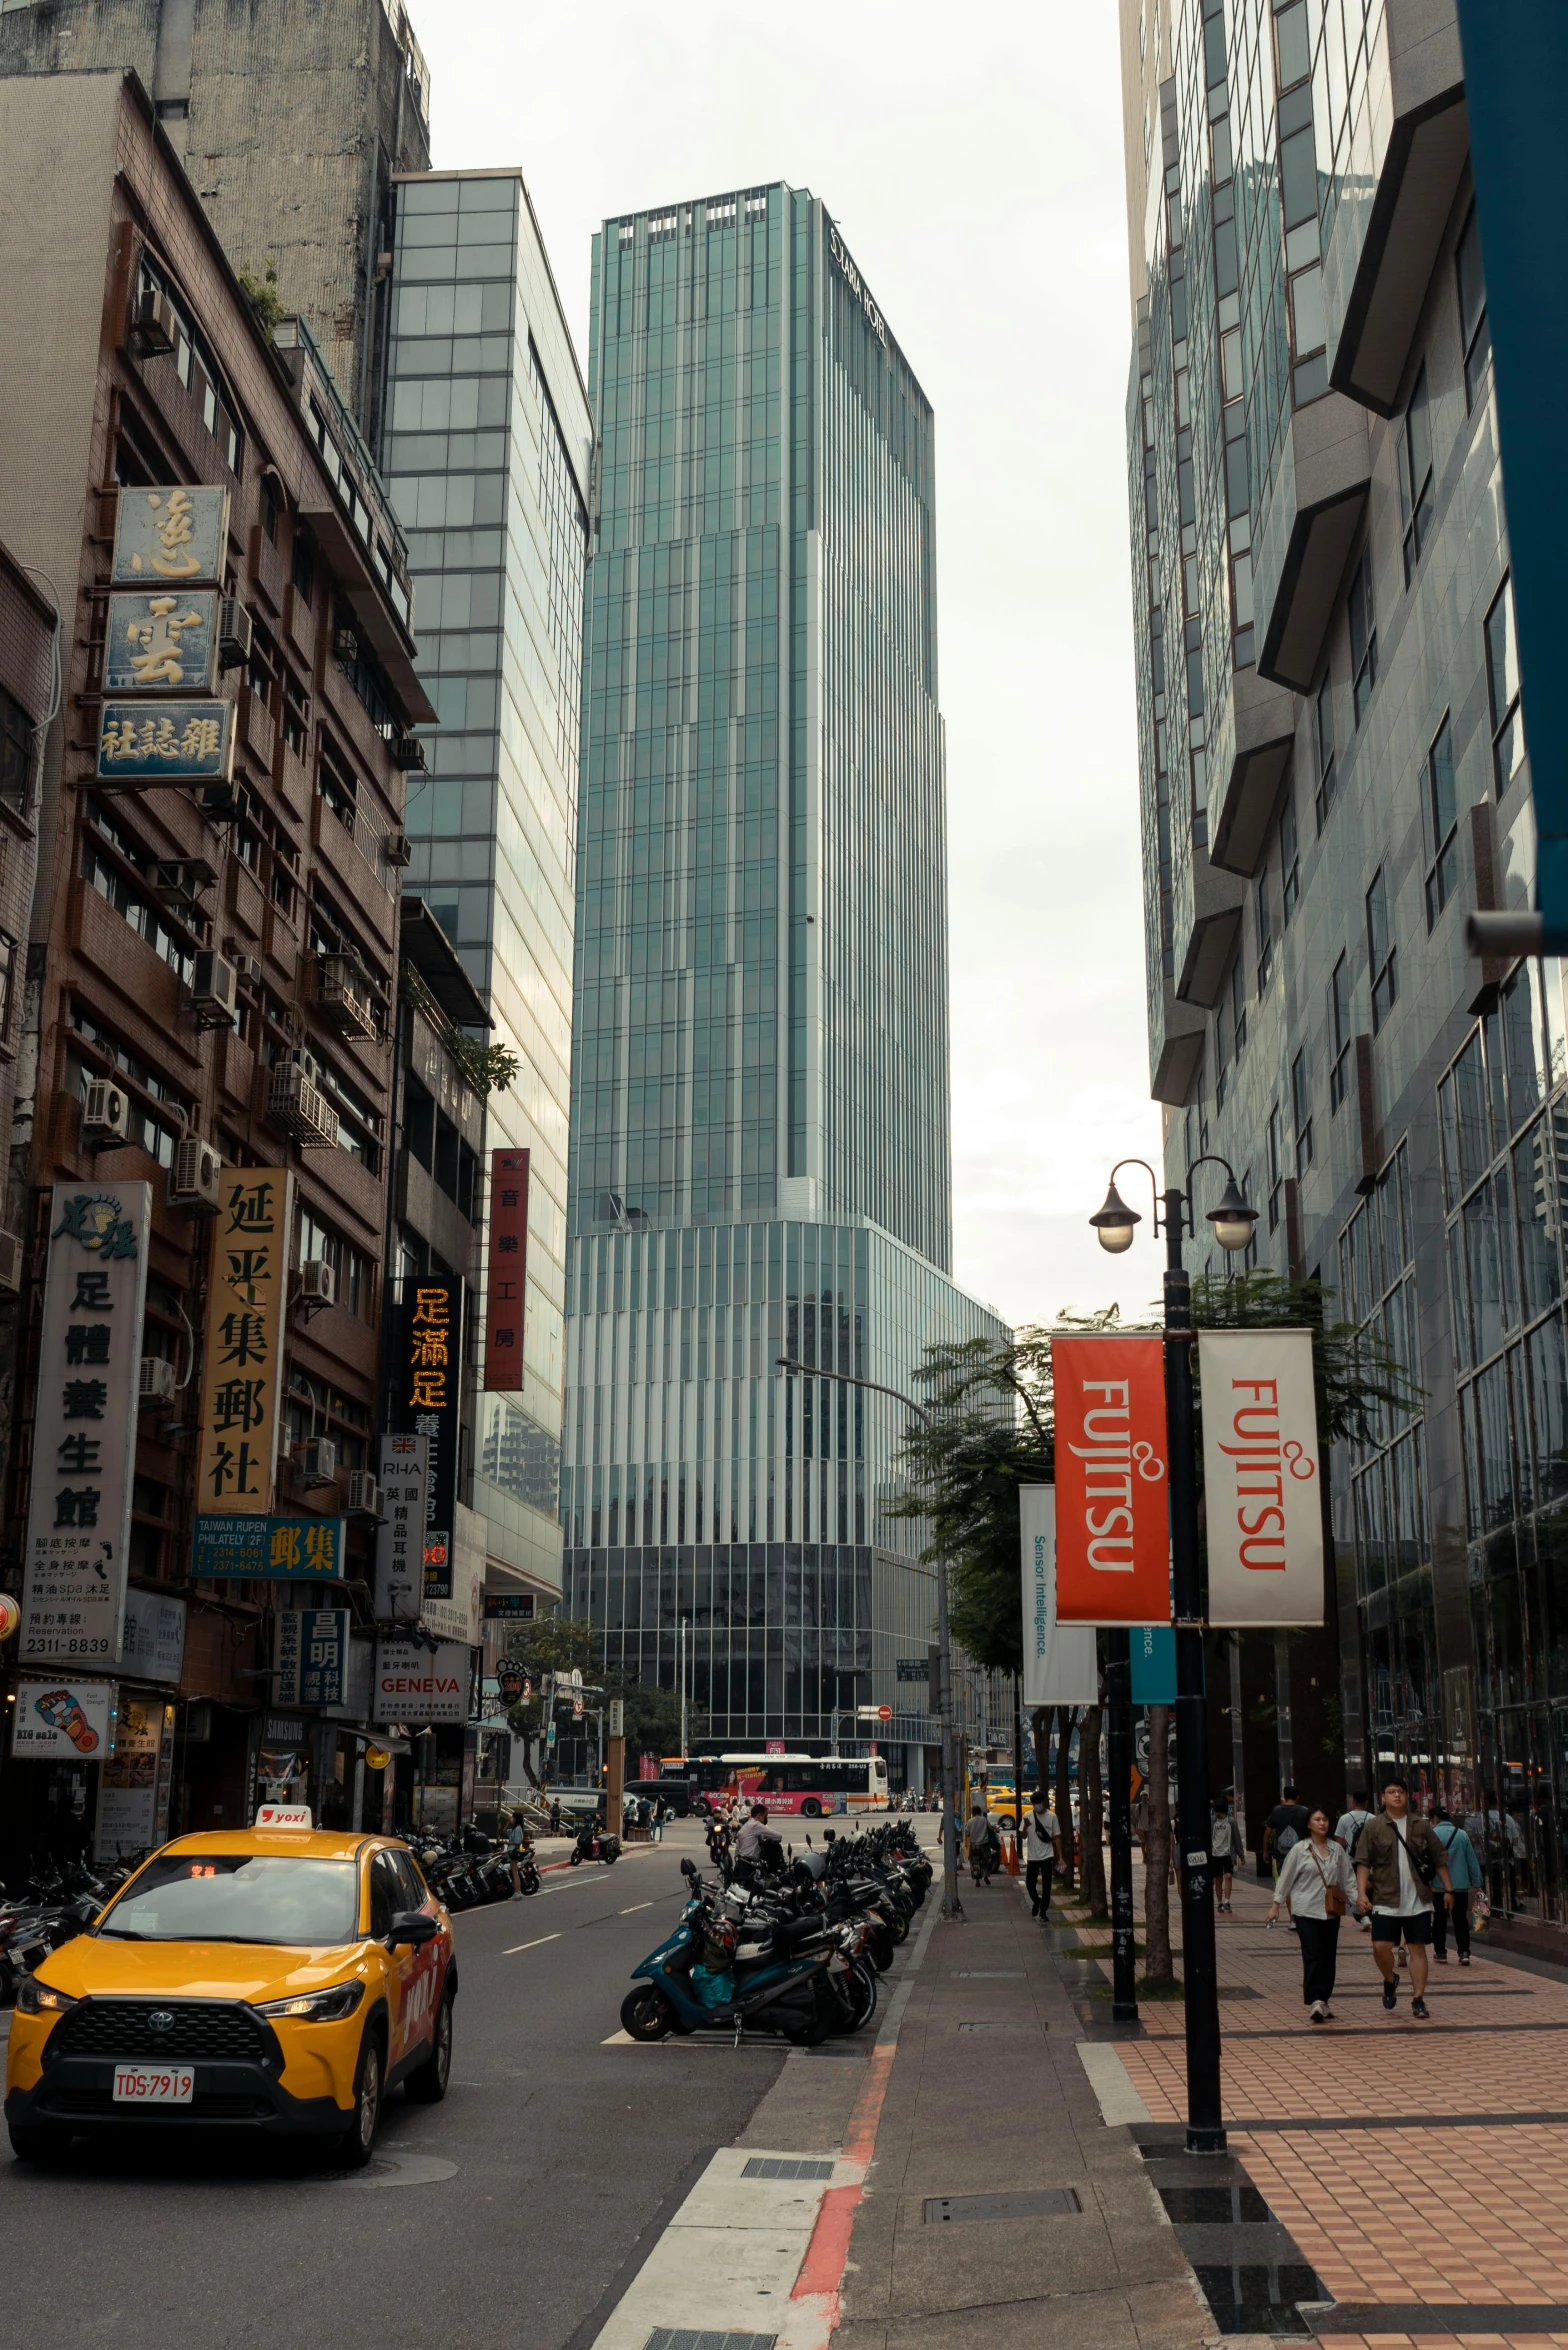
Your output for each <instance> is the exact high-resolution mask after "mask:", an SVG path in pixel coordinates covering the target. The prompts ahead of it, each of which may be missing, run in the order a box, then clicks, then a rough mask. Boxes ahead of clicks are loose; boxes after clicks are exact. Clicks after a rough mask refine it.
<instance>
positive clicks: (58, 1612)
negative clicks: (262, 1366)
mask: <svg viewBox="0 0 1568 2350" xmlns="http://www.w3.org/2000/svg"><path fill="white" fill-rule="evenodd" d="M151 1224H152V1187H151V1185H150V1184H146V1183H120V1184H116V1185H115V1186H114V1187H113V1189H112V1190H103V1191H95V1190H92V1189H90V1188H88V1187H87V1186H84V1185H79V1184H74V1183H57V1184H56V1185H55V1187H54V1192H53V1195H52V1199H51V1203H50V1211H49V1263H48V1270H47V1273H46V1275H45V1279H44V1304H43V1325H42V1329H41V1331H40V1333H39V1344H38V1415H37V1419H36V1421H35V1423H34V1429H33V1483H32V1494H31V1498H30V1502H29V1507H28V1513H27V1553H26V1557H27V1576H26V1583H25V1586H24V1590H23V1596H22V1638H21V1654H22V1656H23V1657H24V1658H26V1659H28V1660H38V1661H42V1660H45V1659H47V1660H49V1661H51V1662H55V1663H60V1664H72V1665H76V1666H80V1665H83V1664H100V1665H112V1664H117V1663H118V1662H119V1657H120V1646H121V1638H122V1632H123V1625H124V1617H125V1570H126V1552H127V1548H128V1545H129V1543H130V1538H131V1480H132V1475H133V1470H134V1464H135V1459H136V1403H137V1387H138V1383H139V1376H140V1370H141V1356H142V1315H143V1310H144V1307H145V1304H146V1298H147V1237H148V1233H149V1231H150V1229H151Z"/></svg>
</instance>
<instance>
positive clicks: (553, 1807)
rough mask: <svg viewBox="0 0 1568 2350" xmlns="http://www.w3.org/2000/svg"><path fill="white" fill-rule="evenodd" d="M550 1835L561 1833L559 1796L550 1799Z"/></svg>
mask: <svg viewBox="0 0 1568 2350" xmlns="http://www.w3.org/2000/svg"><path fill="white" fill-rule="evenodd" d="M550 1833H551V1835H552V1836H559V1834H560V1833H561V1798H560V1797H559V1796H558V1795H552V1796H551V1798H550Z"/></svg>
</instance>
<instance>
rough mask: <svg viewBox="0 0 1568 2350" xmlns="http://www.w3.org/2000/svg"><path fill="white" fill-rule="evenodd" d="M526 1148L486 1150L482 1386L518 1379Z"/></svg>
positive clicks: (510, 1387)
mask: <svg viewBox="0 0 1568 2350" xmlns="http://www.w3.org/2000/svg"><path fill="white" fill-rule="evenodd" d="M528 1159H529V1154H528V1152H527V1151H492V1152H491V1153H490V1277H489V1282H488V1286H487V1288H486V1292H485V1388H486V1391H487V1392H495V1391H497V1390H500V1391H503V1392H506V1393H515V1392H516V1390H517V1389H519V1388H520V1387H521V1386H522V1384H523V1318H524V1308H525V1294H526V1289H527V1275H528Z"/></svg>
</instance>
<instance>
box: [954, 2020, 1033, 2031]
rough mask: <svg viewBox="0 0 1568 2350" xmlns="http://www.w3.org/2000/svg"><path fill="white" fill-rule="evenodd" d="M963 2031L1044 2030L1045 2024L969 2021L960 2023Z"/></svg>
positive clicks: (960, 2028)
mask: <svg viewBox="0 0 1568 2350" xmlns="http://www.w3.org/2000/svg"><path fill="white" fill-rule="evenodd" d="M958 2028H959V2030H960V2031H961V2032H1043V2031H1045V2030H1047V2029H1048V2027H1047V2026H1046V2025H1045V2024H1003V2023H979V2022H976V2023H967V2024H960V2025H959V2027H958Z"/></svg>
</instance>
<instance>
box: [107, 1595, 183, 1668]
mask: <svg viewBox="0 0 1568 2350" xmlns="http://www.w3.org/2000/svg"><path fill="white" fill-rule="evenodd" d="M120 1665H121V1669H122V1671H124V1672H126V1673H129V1674H130V1675H131V1677H132V1678H133V1679H134V1680H137V1681H166V1682H168V1683H169V1684H170V1686H171V1687H173V1688H176V1689H177V1688H178V1687H179V1682H180V1674H181V1672H182V1670H183V1669H184V1665H185V1602H184V1600H183V1599H176V1598H174V1597H173V1595H172V1594H165V1593H163V1592H161V1591H143V1590H140V1589H138V1588H137V1587H136V1586H135V1585H132V1587H131V1588H130V1589H129V1590H128V1591H127V1592H126V1594H125V1636H124V1639H123V1641H122V1643H121V1648H120Z"/></svg>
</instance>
